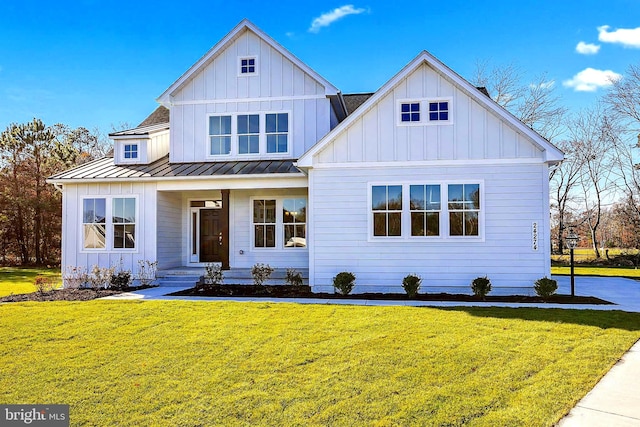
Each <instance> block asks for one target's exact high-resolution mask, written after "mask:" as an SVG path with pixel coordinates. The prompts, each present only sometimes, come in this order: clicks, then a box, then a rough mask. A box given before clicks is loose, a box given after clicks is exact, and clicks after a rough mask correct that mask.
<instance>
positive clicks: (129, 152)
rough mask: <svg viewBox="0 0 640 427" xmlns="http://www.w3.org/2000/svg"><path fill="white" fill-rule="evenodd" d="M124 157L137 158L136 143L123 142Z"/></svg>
mask: <svg viewBox="0 0 640 427" xmlns="http://www.w3.org/2000/svg"><path fill="white" fill-rule="evenodd" d="M124 158H125V159H127V160H129V159H137V158H138V144H125V145H124Z"/></svg>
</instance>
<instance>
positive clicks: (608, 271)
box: [551, 264, 640, 278]
mask: <svg viewBox="0 0 640 427" xmlns="http://www.w3.org/2000/svg"><path fill="white" fill-rule="evenodd" d="M551 274H561V275H565V276H568V275H569V274H571V267H566V266H555V265H554V266H551ZM574 274H575V275H576V276H606V277H631V278H636V277H638V278H640V270H639V269H637V268H636V267H598V266H591V265H589V264H586V265H584V264H575V265H574Z"/></svg>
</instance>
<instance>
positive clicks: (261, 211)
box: [253, 199, 276, 248]
mask: <svg viewBox="0 0 640 427" xmlns="http://www.w3.org/2000/svg"><path fill="white" fill-rule="evenodd" d="M253 232H254V239H253V240H254V242H253V246H254V247H255V248H275V247H276V201H275V200H268V199H262V200H254V201H253Z"/></svg>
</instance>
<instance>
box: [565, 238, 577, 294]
mask: <svg viewBox="0 0 640 427" xmlns="http://www.w3.org/2000/svg"><path fill="white" fill-rule="evenodd" d="M579 239H580V238H579V237H578V235H577V234H576V233H575V232H574V231H573V229H570V230H569V234H567V237H565V238H564V240H565V242H567V247H568V248H569V253H570V254H571V296H572V297H573V296H575V279H574V275H573V250H574V249H575V248H576V246H578V240H579Z"/></svg>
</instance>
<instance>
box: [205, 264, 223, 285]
mask: <svg viewBox="0 0 640 427" xmlns="http://www.w3.org/2000/svg"><path fill="white" fill-rule="evenodd" d="M222 282H224V273H223V272H222V265H220V264H214V263H209V264H207V265H205V267H204V284H205V285H213V286H218V285H222Z"/></svg>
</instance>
